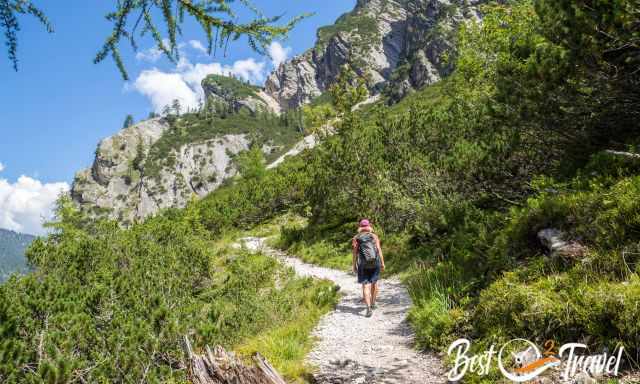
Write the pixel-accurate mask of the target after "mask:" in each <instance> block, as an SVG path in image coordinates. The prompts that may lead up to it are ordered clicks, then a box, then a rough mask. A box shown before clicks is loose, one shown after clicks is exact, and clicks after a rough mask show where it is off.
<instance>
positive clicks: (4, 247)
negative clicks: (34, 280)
mask: <svg viewBox="0 0 640 384" xmlns="http://www.w3.org/2000/svg"><path fill="white" fill-rule="evenodd" d="M35 238H36V237H35V236H32V235H26V234H23V233H18V232H14V231H9V230H6V229H0V282H3V281H5V280H6V279H7V278H8V277H9V276H10V275H11V274H12V273H14V272H25V271H26V270H27V260H26V258H25V256H24V251H25V249H26V248H27V247H28V246H29V244H31V242H32V241H33V240H34V239H35Z"/></svg>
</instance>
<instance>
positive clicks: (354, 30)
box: [265, 0, 486, 109]
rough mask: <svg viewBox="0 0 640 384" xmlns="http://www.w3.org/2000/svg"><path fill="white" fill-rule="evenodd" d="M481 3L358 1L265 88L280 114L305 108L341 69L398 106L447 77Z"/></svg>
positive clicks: (475, 0) (456, 0) (283, 66)
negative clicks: (464, 28) (463, 31)
mask: <svg viewBox="0 0 640 384" xmlns="http://www.w3.org/2000/svg"><path fill="white" fill-rule="evenodd" d="M485 2H486V1H483V0H473V1H468V0H453V1H447V0H409V1H406V0H359V1H358V3H357V4H356V7H355V9H354V10H353V11H351V12H349V13H346V14H344V15H342V16H341V17H340V18H338V20H336V22H335V24H333V25H329V26H326V27H323V28H320V29H319V30H318V32H317V42H316V44H315V46H314V47H313V48H311V49H310V50H308V51H307V52H305V53H303V54H302V55H300V56H297V57H295V58H293V59H292V60H290V61H287V62H285V63H283V64H281V65H280V66H279V67H278V68H277V69H276V70H275V71H274V72H273V73H272V74H271V76H269V78H268V79H267V81H266V83H265V90H266V92H267V93H268V94H269V95H271V96H272V97H273V98H274V99H276V100H278V102H279V103H280V105H281V106H282V108H284V109H288V108H295V107H298V106H301V105H303V104H306V103H309V102H310V101H311V100H313V99H314V98H316V97H318V96H320V95H321V94H322V93H324V92H325V91H327V90H328V89H329V87H330V86H331V84H334V83H335V81H336V78H337V77H338V74H339V73H340V70H341V68H342V66H343V65H345V64H348V65H350V66H351V67H352V68H353V69H354V70H355V71H356V72H358V74H359V75H361V76H365V77H367V79H368V88H369V91H370V92H371V93H372V94H377V93H380V92H382V91H385V93H387V94H388V95H389V96H391V97H392V99H393V100H399V99H400V98H402V97H403V96H404V95H405V94H406V93H407V92H409V91H410V90H412V89H415V88H420V87H422V86H424V85H428V84H433V83H434V82H437V81H438V80H440V79H441V78H442V77H443V76H445V75H447V74H448V73H450V71H451V69H452V63H453V57H454V56H455V43H454V39H455V33H456V30H457V27H458V26H459V25H460V23H461V22H462V21H464V20H478V19H479V18H480V16H479V5H480V4H482V3H485Z"/></svg>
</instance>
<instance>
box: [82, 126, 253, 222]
mask: <svg viewBox="0 0 640 384" xmlns="http://www.w3.org/2000/svg"><path fill="white" fill-rule="evenodd" d="M167 129H169V124H168V122H167V120H166V119H162V118H157V119H152V120H147V121H143V122H141V123H139V124H136V125H134V126H132V127H129V128H126V129H123V130H122V131H120V132H118V133H117V134H116V135H114V136H111V137H108V138H106V139H104V140H102V141H101V142H100V144H99V145H98V149H97V150H96V157H95V160H94V162H93V166H92V167H91V168H89V169H85V170H83V171H80V172H78V173H77V174H76V177H75V180H74V183H73V188H72V191H71V194H72V197H73V199H74V200H75V201H76V202H78V203H79V204H80V206H81V207H82V208H83V209H84V210H86V211H88V212H89V213H92V214H94V215H106V216H108V217H111V218H114V219H118V220H119V221H121V222H123V223H127V222H131V221H133V220H135V219H142V218H145V217H147V216H149V215H151V214H153V213H155V212H157V211H158V210H159V209H161V208H166V207H182V206H184V205H185V204H186V202H187V201H188V200H189V199H190V198H191V196H193V195H196V196H204V195H206V194H207V193H209V192H211V191H212V190H214V189H215V188H217V187H218V186H219V185H220V184H221V183H222V182H223V181H224V180H225V179H226V178H228V177H230V176H233V175H234V174H235V169H234V168H233V167H232V166H230V164H231V156H233V155H234V154H237V153H239V152H241V151H243V150H246V149H247V148H248V147H249V140H248V139H247V137H246V135H242V134H236V135H233V134H231V135H222V136H220V137H218V138H215V139H211V140H207V141H203V142H198V143H191V144H187V145H185V146H182V147H180V148H179V149H178V150H177V151H173V152H172V153H171V156H172V158H173V161H172V163H173V166H172V167H163V168H161V169H160V171H159V173H158V174H157V175H146V174H145V169H144V167H143V164H144V163H143V161H144V159H145V158H146V156H147V155H148V153H149V149H150V148H151V147H152V145H153V144H154V143H155V142H156V141H157V140H158V139H159V138H160V137H161V135H162V134H163V133H164V132H165V131H166V130H167Z"/></svg>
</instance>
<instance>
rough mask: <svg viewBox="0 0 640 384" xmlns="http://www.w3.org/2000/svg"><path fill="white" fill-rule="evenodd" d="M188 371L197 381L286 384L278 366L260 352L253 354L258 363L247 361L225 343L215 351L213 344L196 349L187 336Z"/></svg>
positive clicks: (210, 382)
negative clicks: (252, 363)
mask: <svg viewBox="0 0 640 384" xmlns="http://www.w3.org/2000/svg"><path fill="white" fill-rule="evenodd" d="M183 342H184V346H183V347H184V350H185V354H186V355H187V374H188V378H189V381H190V382H191V383H193V384H286V381H284V379H283V378H282V376H280V374H278V372H277V371H276V369H275V368H273V366H271V364H269V362H268V361H267V359H265V358H264V357H263V356H262V355H260V354H259V353H256V354H255V355H254V356H253V360H254V362H255V364H256V365H255V366H247V365H245V364H244V363H243V362H242V361H241V360H240V359H238V357H236V355H235V354H234V353H233V352H227V351H225V349H224V348H223V347H221V346H219V345H218V346H216V347H215V348H214V349H213V351H212V350H211V348H209V346H206V348H205V354H204V355H198V354H196V353H194V352H193V349H192V347H191V342H190V341H189V338H188V337H187V336H185V337H184V340H183Z"/></svg>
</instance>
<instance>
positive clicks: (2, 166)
mask: <svg viewBox="0 0 640 384" xmlns="http://www.w3.org/2000/svg"><path fill="white" fill-rule="evenodd" d="M2 171H4V164H2V163H0V172H2Z"/></svg>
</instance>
